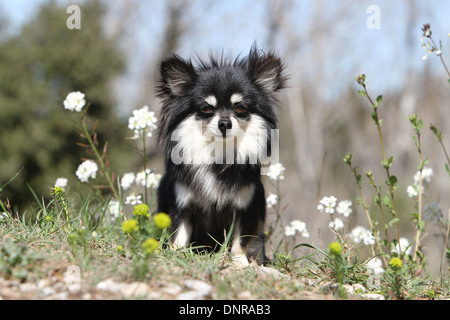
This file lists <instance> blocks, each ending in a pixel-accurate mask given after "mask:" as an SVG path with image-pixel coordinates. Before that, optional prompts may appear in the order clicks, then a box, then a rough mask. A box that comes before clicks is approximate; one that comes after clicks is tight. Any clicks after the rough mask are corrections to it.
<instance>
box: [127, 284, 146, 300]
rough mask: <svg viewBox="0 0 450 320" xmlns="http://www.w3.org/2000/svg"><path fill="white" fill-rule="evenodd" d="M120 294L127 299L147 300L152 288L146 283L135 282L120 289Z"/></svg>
mask: <svg viewBox="0 0 450 320" xmlns="http://www.w3.org/2000/svg"><path fill="white" fill-rule="evenodd" d="M120 292H121V293H122V295H123V296H124V297H125V298H134V297H141V298H146V297H147V296H148V295H149V294H150V288H149V286H148V285H147V284H146V283H144V282H133V283H131V284H129V285H126V286H123V287H122V288H121V289H120Z"/></svg>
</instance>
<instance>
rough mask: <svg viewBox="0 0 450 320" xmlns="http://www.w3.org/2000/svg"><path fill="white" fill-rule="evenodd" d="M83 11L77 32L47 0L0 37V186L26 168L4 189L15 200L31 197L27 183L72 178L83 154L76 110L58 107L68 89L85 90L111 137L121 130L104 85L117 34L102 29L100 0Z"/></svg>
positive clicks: (117, 60)
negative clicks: (20, 24) (16, 28)
mask: <svg viewBox="0 0 450 320" xmlns="http://www.w3.org/2000/svg"><path fill="white" fill-rule="evenodd" d="M81 10H82V11H81V30H76V29H75V30H69V29H68V28H67V26H66V20H67V18H68V17H69V14H67V13H66V8H64V7H60V6H59V5H57V4H56V2H54V1H50V2H48V3H46V4H44V5H43V6H42V7H41V8H40V9H39V10H38V12H37V14H36V15H35V16H34V17H33V18H32V19H31V20H30V21H29V22H28V23H26V24H25V25H24V27H23V28H22V30H21V32H20V34H18V35H17V36H13V37H10V38H7V39H5V40H3V41H2V42H0V184H3V183H5V182H6V181H8V180H9V179H10V178H11V177H12V176H14V174H15V173H17V172H18V171H19V170H20V169H21V168H22V167H24V170H23V172H22V173H21V174H20V175H19V176H18V177H17V178H16V179H15V180H14V181H13V182H12V183H11V184H10V185H9V186H8V188H7V189H6V190H5V191H4V192H3V194H2V199H4V198H5V197H8V198H10V200H11V202H12V203H13V205H19V206H23V205H25V204H27V203H29V202H30V201H33V197H32V196H31V193H30V191H29V190H28V188H27V186H26V183H30V184H31V186H32V188H33V189H34V190H35V191H36V193H37V195H38V196H40V195H44V196H46V195H49V188H51V187H52V186H53V183H54V181H55V179H56V178H57V177H60V176H66V177H68V178H69V180H70V179H71V178H72V182H75V181H74V180H75V179H76V177H75V175H74V172H75V170H76V168H77V166H78V165H79V164H80V162H81V158H82V157H87V156H88V155H87V154H86V152H85V151H84V150H83V149H82V148H80V147H77V146H76V142H77V141H80V140H81V138H80V137H79V136H78V133H77V131H76V130H75V125H74V123H73V122H72V121H70V119H73V120H75V119H76V116H77V115H75V114H71V112H69V111H67V110H64V108H63V100H64V99H65V97H66V95H67V94H68V93H69V92H72V91H82V92H83V93H85V94H86V100H87V101H88V102H90V103H91V107H90V108H89V113H90V115H92V116H93V117H95V118H98V119H99V120H100V126H99V128H98V131H99V132H100V133H103V134H104V136H106V137H107V140H108V141H110V142H111V141H119V142H120V139H122V140H123V137H124V136H125V135H126V133H125V131H124V130H126V126H124V125H123V124H122V125H121V124H119V122H118V120H117V118H116V116H115V113H114V108H113V106H114V101H113V99H112V98H111V94H110V87H109V86H110V82H111V80H112V79H113V78H114V77H116V76H117V75H118V74H119V73H120V72H121V71H122V70H123V67H124V58H123V56H122V54H121V53H120V52H119V50H118V49H117V46H116V44H115V43H116V42H115V40H116V39H111V38H106V37H105V35H104V32H103V30H102V21H103V19H102V15H103V14H104V10H103V8H102V6H101V5H100V3H99V2H98V1H89V2H86V3H85V4H83V6H82V8H81ZM0 39H2V38H1V37H0ZM100 140H101V136H100ZM119 142H117V143H116V142H115V143H114V144H116V145H117V144H118V143H119ZM100 143H102V142H100ZM130 148H131V146H130ZM124 152H125V153H126V152H127V151H126V149H125V150H123V149H122V154H123V153H124Z"/></svg>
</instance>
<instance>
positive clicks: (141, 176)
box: [120, 169, 161, 206]
mask: <svg viewBox="0 0 450 320" xmlns="http://www.w3.org/2000/svg"><path fill="white" fill-rule="evenodd" d="M160 180H161V175H160V174H157V173H154V172H152V170H150V169H147V171H141V172H139V173H134V172H128V173H125V174H124V175H123V176H122V179H121V180H120V186H121V187H122V190H128V189H130V188H131V187H132V186H133V184H135V185H136V186H140V187H145V186H146V185H147V188H153V189H156V188H158V186H159V181H160ZM141 203H142V196H141V195H136V194H135V193H130V194H129V195H128V196H127V197H126V198H125V204H131V205H132V206H135V205H138V204H141Z"/></svg>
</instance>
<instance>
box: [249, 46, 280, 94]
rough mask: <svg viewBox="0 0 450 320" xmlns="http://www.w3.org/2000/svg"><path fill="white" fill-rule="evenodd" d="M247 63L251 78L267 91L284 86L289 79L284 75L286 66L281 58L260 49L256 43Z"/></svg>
mask: <svg viewBox="0 0 450 320" xmlns="http://www.w3.org/2000/svg"><path fill="white" fill-rule="evenodd" d="M246 64H247V72H248V75H249V77H250V79H251V80H252V81H254V82H255V83H256V84H258V85H260V86H261V88H262V89H263V90H265V91H266V92H269V93H271V92H274V91H277V90H280V89H283V88H284V86H285V83H286V80H287V77H286V76H285V75H284V66H283V63H282V61H281V59H280V58H278V57H277V56H276V55H275V54H274V53H272V52H269V53H267V54H266V53H264V52H262V51H260V50H258V49H257V47H256V44H254V45H253V46H252V48H251V49H250V53H249V55H248V57H247V63H246Z"/></svg>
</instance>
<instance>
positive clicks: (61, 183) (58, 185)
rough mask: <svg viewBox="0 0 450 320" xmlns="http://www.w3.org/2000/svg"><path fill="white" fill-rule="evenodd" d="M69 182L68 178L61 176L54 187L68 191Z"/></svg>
mask: <svg viewBox="0 0 450 320" xmlns="http://www.w3.org/2000/svg"><path fill="white" fill-rule="evenodd" d="M67 183H68V180H67V178H64V177H61V178H58V179H56V181H55V185H54V187H55V188H61V189H63V190H64V191H66V189H67Z"/></svg>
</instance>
